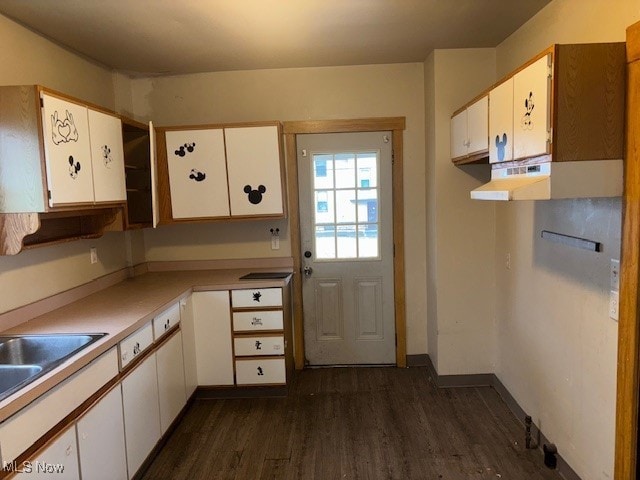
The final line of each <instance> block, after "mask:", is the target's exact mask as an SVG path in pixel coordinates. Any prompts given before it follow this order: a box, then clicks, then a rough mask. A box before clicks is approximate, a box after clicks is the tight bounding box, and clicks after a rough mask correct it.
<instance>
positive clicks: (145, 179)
mask: <svg viewBox="0 0 640 480" xmlns="http://www.w3.org/2000/svg"><path fill="white" fill-rule="evenodd" d="M122 138H123V142H124V163H125V175H126V184H127V209H126V216H125V219H126V222H125V223H126V228H127V229H134V228H145V227H151V226H152V225H153V210H152V197H151V152H150V137H149V127H148V126H147V125H145V124H143V123H139V122H136V121H134V120H130V119H126V118H123V119H122Z"/></svg>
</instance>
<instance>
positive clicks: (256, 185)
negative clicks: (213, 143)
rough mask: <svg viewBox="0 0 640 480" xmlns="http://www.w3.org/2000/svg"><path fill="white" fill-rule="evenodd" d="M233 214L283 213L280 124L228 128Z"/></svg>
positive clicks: (228, 160) (230, 198)
mask: <svg viewBox="0 0 640 480" xmlns="http://www.w3.org/2000/svg"><path fill="white" fill-rule="evenodd" d="M224 135H225V142H226V148H227V170H228V172H229V201H230V203H231V215H233V216H245V215H281V214H283V213H284V210H283V202H282V179H281V166H280V141H279V137H278V127H276V126H268V127H238V128H225V130H224Z"/></svg>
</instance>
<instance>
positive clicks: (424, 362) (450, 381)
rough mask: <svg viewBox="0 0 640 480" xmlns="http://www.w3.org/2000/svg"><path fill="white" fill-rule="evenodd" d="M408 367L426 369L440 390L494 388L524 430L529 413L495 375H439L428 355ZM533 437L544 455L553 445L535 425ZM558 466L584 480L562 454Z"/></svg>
mask: <svg viewBox="0 0 640 480" xmlns="http://www.w3.org/2000/svg"><path fill="white" fill-rule="evenodd" d="M407 366H408V367H426V368H427V371H428V373H429V378H430V379H431V381H432V382H433V384H434V385H436V386H437V387H438V388H455V387H486V386H489V387H492V388H493V389H494V390H495V391H496V392H498V394H499V395H500V397H501V398H502V400H504V403H506V404H507V407H508V408H509V410H510V411H511V413H513V415H514V416H515V417H516V418H517V419H518V421H519V422H520V423H522V427H523V430H524V418H525V417H526V416H527V413H526V412H525V411H524V409H523V408H522V407H521V406H520V404H519V403H518V402H517V401H516V399H515V398H513V395H511V393H510V392H509V390H507V387H505V386H504V385H503V383H502V382H501V381H500V379H499V378H498V377H497V376H496V375H495V374H494V373H482V374H475V375H438V372H437V371H436V368H435V366H434V365H433V362H432V361H431V357H430V356H429V355H428V354H422V355H407ZM531 436H532V438H533V439H534V441H535V442H536V443H537V444H538V450H539V452H540V454H541V455H542V445H543V444H545V443H546V444H549V443H552V442H551V441H550V440H549V439H548V438H547V437H546V436H545V435H544V433H543V432H542V431H540V429H539V428H538V426H537V425H536V424H535V423H532V425H531ZM557 458H558V466H557V468H556V471H557V472H558V473H559V474H560V475H561V476H562V477H563V478H564V479H565V480H582V479H581V478H580V476H579V475H578V474H577V473H576V472H575V471H574V470H573V468H571V466H570V465H569V464H568V463H567V462H566V461H565V460H564V458H562V455H561V454H558V456H557Z"/></svg>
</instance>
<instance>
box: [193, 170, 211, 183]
mask: <svg viewBox="0 0 640 480" xmlns="http://www.w3.org/2000/svg"><path fill="white" fill-rule="evenodd" d="M189 178H190V179H191V180H195V181H196V182H201V181H203V180H204V179H205V178H207V174H206V173H203V172H201V171H199V170H196V169H195V168H192V169H191V173H190V174H189Z"/></svg>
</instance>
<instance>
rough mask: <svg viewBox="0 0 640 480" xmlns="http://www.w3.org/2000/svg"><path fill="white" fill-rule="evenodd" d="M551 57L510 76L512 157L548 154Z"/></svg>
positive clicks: (537, 61) (549, 55)
mask: <svg viewBox="0 0 640 480" xmlns="http://www.w3.org/2000/svg"><path fill="white" fill-rule="evenodd" d="M550 106H551V54H548V55H545V56H544V57H542V58H540V59H539V60H536V61H535V62H534V63H532V64H531V65H529V66H528V67H526V68H525V69H523V70H521V71H519V72H518V73H516V74H515V75H514V77H513V158H514V159H515V160H517V159H520V158H528V157H534V156H537V155H546V154H548V153H550V140H551V137H550V128H551V126H550V121H551V110H550Z"/></svg>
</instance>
